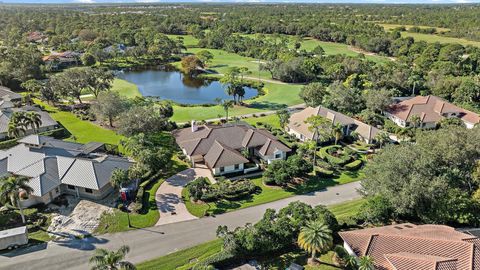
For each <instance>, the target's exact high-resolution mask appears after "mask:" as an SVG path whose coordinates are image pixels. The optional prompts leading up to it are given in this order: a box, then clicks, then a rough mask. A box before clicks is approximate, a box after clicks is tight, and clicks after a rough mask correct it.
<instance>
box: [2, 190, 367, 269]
mask: <svg viewBox="0 0 480 270" xmlns="http://www.w3.org/2000/svg"><path fill="white" fill-rule="evenodd" d="M359 187H360V183H359V182H354V183H350V184H345V185H339V186H334V187H329V188H327V189H325V190H322V191H317V192H314V193H310V194H306V195H299V196H294V197H291V198H287V199H283V200H279V201H275V202H271V203H267V204H262V205H258V206H254V207H250V208H245V209H241V210H238V211H234V212H230V213H226V214H222V215H218V216H216V217H208V218H201V219H196V220H190V221H185V222H180V223H173V224H166V225H162V226H156V227H150V228H144V229H138V230H132V231H128V232H121V233H115V234H105V235H101V236H98V237H92V238H88V239H84V240H68V241H65V242H49V243H48V245H43V246H42V245H38V246H35V247H31V248H28V249H23V250H18V251H12V252H8V253H1V254H0V269H2V270H3V269H15V270H23V269H25V270H28V269H32V270H33V269H34V270H39V269H49V270H56V269H58V270H63V269H73V270H77V269H78V270H80V269H82V270H83V269H88V268H89V266H88V259H89V258H90V256H91V254H92V252H93V250H94V249H95V248H107V249H116V248H118V247H119V246H121V245H128V246H130V249H131V252H130V253H129V254H128V256H127V260H129V261H131V262H133V263H139V262H142V261H145V260H149V259H153V258H156V257H159V256H163V255H166V254H169V253H171V252H175V251H177V250H181V249H184V248H188V247H191V246H194V245H197V244H200V243H203V242H206V241H210V240H213V239H215V231H216V229H217V227H218V226H219V225H227V226H229V227H230V228H234V227H238V226H243V225H244V224H245V223H253V222H256V221H258V220H259V219H260V218H261V217H262V215H263V213H264V212H265V210H266V209H267V208H273V209H280V208H282V207H285V206H286V205H287V204H288V203H290V202H293V201H302V202H305V203H308V204H311V205H318V204H324V205H330V204H336V203H340V202H345V201H349V200H352V199H356V198H359V197H360V195H359V194H358V193H357V189H358V188H359Z"/></svg>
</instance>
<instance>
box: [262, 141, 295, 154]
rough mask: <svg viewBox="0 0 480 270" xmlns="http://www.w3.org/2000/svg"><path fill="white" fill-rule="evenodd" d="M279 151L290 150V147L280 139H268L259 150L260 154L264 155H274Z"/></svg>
mask: <svg viewBox="0 0 480 270" xmlns="http://www.w3.org/2000/svg"><path fill="white" fill-rule="evenodd" d="M277 151H283V152H288V151H290V148H288V147H287V146H285V145H284V144H283V143H281V142H279V141H274V140H272V139H268V140H267V142H265V144H264V145H263V146H262V148H260V150H259V151H258V152H260V154H262V155H263V156H272V155H273V154H275V152H277Z"/></svg>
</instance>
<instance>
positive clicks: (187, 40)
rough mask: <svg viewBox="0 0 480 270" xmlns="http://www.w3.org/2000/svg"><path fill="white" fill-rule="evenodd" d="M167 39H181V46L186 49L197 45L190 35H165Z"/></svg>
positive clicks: (196, 40)
mask: <svg viewBox="0 0 480 270" xmlns="http://www.w3.org/2000/svg"><path fill="white" fill-rule="evenodd" d="M167 36H168V37H169V38H171V39H173V40H177V39H182V40H183V45H185V47H187V48H191V47H195V46H197V45H198V39H197V38H195V37H193V36H192V35H167Z"/></svg>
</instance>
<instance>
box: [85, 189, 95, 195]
mask: <svg viewBox="0 0 480 270" xmlns="http://www.w3.org/2000/svg"><path fill="white" fill-rule="evenodd" d="M85 192H86V193H90V194H92V193H93V190H91V189H89V188H86V189H85Z"/></svg>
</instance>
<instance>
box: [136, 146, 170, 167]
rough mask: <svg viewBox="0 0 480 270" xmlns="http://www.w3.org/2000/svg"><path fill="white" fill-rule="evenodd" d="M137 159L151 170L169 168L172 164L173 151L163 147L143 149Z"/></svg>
mask: <svg viewBox="0 0 480 270" xmlns="http://www.w3.org/2000/svg"><path fill="white" fill-rule="evenodd" d="M136 156H137V161H138V162H139V163H140V164H143V165H144V166H145V167H146V168H148V169H149V170H150V172H158V171H162V170H165V169H167V168H168V167H169V166H170V165H171V164H172V157H173V153H172V151H171V150H169V149H167V148H163V147H156V148H146V149H142V151H140V152H139V153H138V154H137V155H136Z"/></svg>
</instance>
